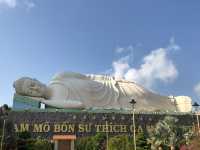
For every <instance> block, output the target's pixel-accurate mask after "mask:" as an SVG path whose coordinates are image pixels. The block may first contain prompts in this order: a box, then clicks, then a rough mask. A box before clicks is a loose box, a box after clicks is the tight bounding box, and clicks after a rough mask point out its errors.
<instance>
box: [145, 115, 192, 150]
mask: <svg viewBox="0 0 200 150" xmlns="http://www.w3.org/2000/svg"><path fill="white" fill-rule="evenodd" d="M177 121H178V119H177V118H175V117H168V116H167V117H165V118H164V119H163V120H161V121H159V122H158V123H157V124H156V127H155V130H154V131H153V132H151V133H150V137H151V138H149V139H148V142H149V143H150V144H151V149H153V150H154V149H157V148H158V147H159V146H160V145H162V146H167V147H170V148H171V149H174V148H175V146H178V145H180V143H182V142H183V139H186V138H185V135H186V134H187V135H188V136H189V137H188V139H189V138H190V137H191V133H190V132H189V128H186V127H180V126H177V124H176V123H177Z"/></svg>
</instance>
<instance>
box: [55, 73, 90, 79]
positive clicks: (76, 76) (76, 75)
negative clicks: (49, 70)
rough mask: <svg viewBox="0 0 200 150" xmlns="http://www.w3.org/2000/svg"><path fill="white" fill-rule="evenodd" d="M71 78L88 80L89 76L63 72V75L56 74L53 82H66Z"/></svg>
mask: <svg viewBox="0 0 200 150" xmlns="http://www.w3.org/2000/svg"><path fill="white" fill-rule="evenodd" d="M70 78H79V79H86V78H87V76H86V75H83V74H80V73H75V72H61V73H57V74H55V75H54V76H53V78H52V80H65V79H70Z"/></svg>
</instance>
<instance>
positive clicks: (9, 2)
mask: <svg viewBox="0 0 200 150" xmlns="http://www.w3.org/2000/svg"><path fill="white" fill-rule="evenodd" d="M0 5H5V6H8V7H9V8H15V7H16V5H17V1H16V0H0Z"/></svg>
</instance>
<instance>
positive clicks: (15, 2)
mask: <svg viewBox="0 0 200 150" xmlns="http://www.w3.org/2000/svg"><path fill="white" fill-rule="evenodd" d="M1 5H3V6H7V7H8V8H16V7H17V6H22V7H25V8H26V9H27V10H30V9H31V8H33V7H35V3H34V2H33V1H32V0H0V6H1Z"/></svg>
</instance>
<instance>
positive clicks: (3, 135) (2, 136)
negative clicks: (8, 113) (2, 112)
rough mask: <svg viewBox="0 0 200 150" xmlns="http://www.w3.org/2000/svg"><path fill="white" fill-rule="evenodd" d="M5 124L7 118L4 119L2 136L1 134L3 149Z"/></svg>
mask: <svg viewBox="0 0 200 150" xmlns="http://www.w3.org/2000/svg"><path fill="white" fill-rule="evenodd" d="M5 125H6V120H5V119H4V120H3V129H2V136H1V150H3V142H4V136H5V135H4V134H5Z"/></svg>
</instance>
